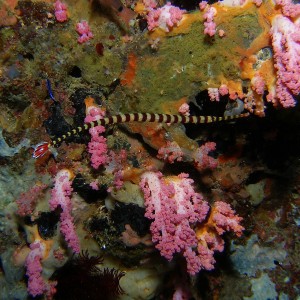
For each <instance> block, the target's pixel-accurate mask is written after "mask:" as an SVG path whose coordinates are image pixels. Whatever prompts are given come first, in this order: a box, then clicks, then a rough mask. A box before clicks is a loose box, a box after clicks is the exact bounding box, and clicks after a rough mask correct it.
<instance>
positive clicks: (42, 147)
mask: <svg viewBox="0 0 300 300" xmlns="http://www.w3.org/2000/svg"><path fill="white" fill-rule="evenodd" d="M47 151H49V143H48V142H42V143H39V144H37V145H36V146H35V147H34V150H33V153H32V157H33V158H39V157H42V156H44V155H45V153H47Z"/></svg>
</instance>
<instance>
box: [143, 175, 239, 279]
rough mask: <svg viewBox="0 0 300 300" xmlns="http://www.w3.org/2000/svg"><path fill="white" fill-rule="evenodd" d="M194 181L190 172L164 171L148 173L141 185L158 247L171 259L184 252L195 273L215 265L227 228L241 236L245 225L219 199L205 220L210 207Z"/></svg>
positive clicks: (189, 266) (147, 213)
mask: <svg viewBox="0 0 300 300" xmlns="http://www.w3.org/2000/svg"><path fill="white" fill-rule="evenodd" d="M192 184H193V180H192V179H190V178H188V175H187V174H183V173H182V174H180V175H179V176H172V177H165V178H164V177H163V176H162V174H161V173H155V172H146V173H144V174H143V175H142V180H141V182H140V187H141V189H142V191H143V193H144V198H145V206H146V213H145V216H146V217H147V218H148V219H151V220H153V222H152V223H151V226H150V231H151V234H152V241H153V243H155V245H156V246H155V247H156V248H157V249H158V250H159V251H160V254H161V255H162V256H164V257H165V258H166V259H168V260H171V259H172V258H173V256H174V254H175V253H181V254H182V255H183V256H184V257H185V259H186V262H187V272H188V273H190V274H191V275H194V274H196V273H197V272H199V271H200V270H201V269H206V270H211V269H213V268H214V263H215V260H214V252H215V251H219V252H221V251H223V249H224V240H223V239H222V238H221V235H222V234H223V233H224V232H225V231H234V232H235V233H236V234H237V235H238V236H240V235H241V233H242V230H243V229H244V228H243V227H242V226H241V225H240V224H239V223H240V221H241V220H242V218H240V217H238V216H236V215H235V213H234V211H233V210H232V209H231V207H230V205H229V204H226V203H224V202H220V201H219V202H216V203H215V205H214V207H213V209H212V211H211V213H210V215H209V218H208V220H207V221H205V219H206V217H207V215H208V211H209V206H208V204H207V202H206V201H204V200H203V197H202V195H201V194H199V193H196V192H195V190H194V188H193V186H192ZM195 227H196V228H197V230H196V232H195V231H194V228H195Z"/></svg>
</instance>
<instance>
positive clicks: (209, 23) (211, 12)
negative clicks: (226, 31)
mask: <svg viewBox="0 0 300 300" xmlns="http://www.w3.org/2000/svg"><path fill="white" fill-rule="evenodd" d="M216 14H217V10H216V9H215V8H214V7H208V8H207V9H206V11H205V13H204V15H203V18H204V19H205V22H204V34H208V35H209V36H214V35H215V33H216V26H217V25H216V23H215V22H214V17H215V15H216Z"/></svg>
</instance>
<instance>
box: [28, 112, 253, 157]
mask: <svg viewBox="0 0 300 300" xmlns="http://www.w3.org/2000/svg"><path fill="white" fill-rule="evenodd" d="M248 116H249V113H244V114H239V115H234V116H222V117H216V116H184V115H170V114H156V113H127V114H117V115H114V116H109V117H104V118H103V119H99V120H97V121H92V122H90V123H86V124H84V125H82V126H79V127H76V128H73V129H71V130H70V131H69V132H66V133H65V134H63V135H62V136H60V137H57V138H56V139H54V140H53V141H51V142H41V143H39V144H37V145H36V146H35V147H34V151H33V154H32V156H33V158H39V157H42V156H43V155H45V154H46V153H47V152H48V151H51V148H53V147H57V146H59V145H60V144H61V143H62V142H63V141H64V140H66V139H67V138H68V137H70V136H73V135H76V134H80V133H82V132H84V131H87V130H89V129H90V128H92V127H95V126H106V125H111V124H120V123H130V122H152V123H170V124H176V123H181V124H208V123H213V122H221V121H230V120H234V119H239V118H245V117H248Z"/></svg>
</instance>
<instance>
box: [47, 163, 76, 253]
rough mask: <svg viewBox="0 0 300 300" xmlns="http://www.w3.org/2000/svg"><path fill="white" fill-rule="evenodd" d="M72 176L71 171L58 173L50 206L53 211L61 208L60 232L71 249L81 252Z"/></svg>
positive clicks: (65, 170)
mask: <svg viewBox="0 0 300 300" xmlns="http://www.w3.org/2000/svg"><path fill="white" fill-rule="evenodd" d="M71 177H72V174H71V173H70V171H69V170H67V169H64V170H61V171H59V172H58V173H57V175H56V177H55V180H54V188H53V189H52V191H51V199H50V200H49V205H50V209H51V210H55V209H56V208H57V207H60V208H61V210H62V212H61V214H60V230H61V232H62V234H63V235H64V237H65V240H66V241H67V243H68V245H69V247H70V248H71V249H72V250H73V251H74V252H75V253H79V252H80V243H79V239H78V236H77V234H76V231H75V226H74V222H73V217H72V215H71V212H72V202H71V198H70V197H71V194H72V191H73V188H72V186H71V184H72V181H71Z"/></svg>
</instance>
